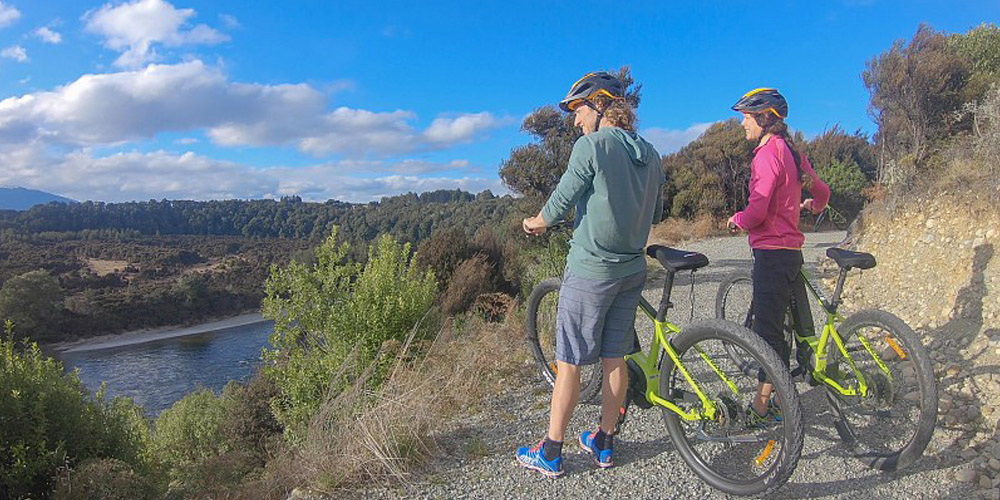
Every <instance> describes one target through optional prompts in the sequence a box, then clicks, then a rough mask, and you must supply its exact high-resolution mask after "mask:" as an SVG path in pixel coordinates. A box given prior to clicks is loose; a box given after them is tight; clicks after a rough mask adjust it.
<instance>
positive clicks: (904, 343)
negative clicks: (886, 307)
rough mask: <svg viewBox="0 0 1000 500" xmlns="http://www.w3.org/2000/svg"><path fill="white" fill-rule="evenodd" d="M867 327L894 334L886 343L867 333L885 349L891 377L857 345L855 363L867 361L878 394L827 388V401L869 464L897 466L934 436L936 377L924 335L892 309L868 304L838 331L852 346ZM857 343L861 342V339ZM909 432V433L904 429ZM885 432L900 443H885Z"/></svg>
mask: <svg viewBox="0 0 1000 500" xmlns="http://www.w3.org/2000/svg"><path fill="white" fill-rule="evenodd" d="M866 328H872V329H874V330H875V332H878V331H881V332H884V335H883V336H882V338H883V339H886V338H887V339H889V340H887V341H885V344H876V343H875V342H874V341H873V340H874V339H873V338H868V342H869V343H870V344H873V345H874V347H875V348H877V349H881V352H878V351H877V354H878V356H879V358H880V359H881V360H882V362H883V363H885V364H886V366H887V367H889V368H890V373H892V375H893V377H892V380H891V381H890V380H888V377H883V376H881V375H882V373H880V370H878V369H877V363H876V362H875V361H874V359H872V360H871V363H865V361H867V360H868V359H871V358H872V356H871V355H870V354H868V352H867V350H864V349H863V348H858V347H854V348H853V350H854V351H856V352H857V354H855V353H851V357H852V358H854V360H855V363H857V364H860V365H862V366H863V367H865V366H867V367H868V369H866V370H863V373H865V374H866V376H868V377H871V378H872V380H871V381H869V385H873V386H874V387H875V395H874V396H873V397H870V398H868V400H867V401H866V400H863V399H860V398H858V399H854V400H850V399H847V398H843V397H840V396H838V395H837V394H835V393H834V392H833V390H832V389H829V388H828V389H827V402H828V403H829V405H830V409H831V411H832V412H833V414H834V424H835V427H836V429H837V433H838V434H839V435H840V438H841V440H843V442H844V444H845V445H846V446H847V447H848V448H849V449H850V450H851V451H852V452H853V454H854V455H855V456H856V457H857V458H859V459H860V460H861V461H862V462H864V463H865V464H866V465H868V466H869V467H872V468H874V469H879V470H884V471H894V470H898V469H900V468H903V467H906V466H907V465H909V464H911V463H913V462H914V461H915V460H917V459H918V458H920V456H921V455H923V452H924V449H926V448H927V444H928V442H930V439H931V435H932V434H933V433H934V426H935V423H936V421H937V401H938V399H937V382H936V381H935V379H934V371H933V368H932V367H931V363H930V358H929V355H928V354H927V351H926V350H925V349H924V346H923V344H922V343H921V342H920V337H918V336H917V334H916V333H915V332H914V331H913V329H911V328H910V327H909V326H907V324H906V323H904V322H903V320H901V319H899V318H898V317H897V316H895V315H893V314H891V313H889V312H886V311H880V310H877V309H867V310H863V311H859V312H857V313H855V314H852V315H851V316H850V317H848V318H847V319H846V320H844V322H843V323H841V324H840V325H839V326H838V327H837V331H838V332H839V333H840V335H841V338H842V339H843V341H844V344H845V347H847V349H848V351H851V350H852V347H851V346H852V345H855V344H854V342H853V341H854V339H856V338H857V334H858V332H859V331H862V330H863V329H866ZM868 335H870V336H872V337H876V336H878V334H877V333H874V332H873V333H872V334H867V335H866V337H867V336H868ZM856 345H858V346H860V342H858V343H857V344H856ZM834 353H838V352H837V351H834ZM835 358H836V356H834V359H835ZM873 365H874V366H875V367H873ZM845 372H846V369H845ZM848 373H849V372H848ZM909 379H912V380H909ZM908 381H909V382H910V385H907V382H908ZM873 398H877V400H876V399H873ZM866 406H867V408H866ZM889 406H891V408H888V407H889ZM871 408H876V409H874V410H873V409H871ZM855 410H859V411H855ZM855 413H857V415H855ZM865 414H868V415H865ZM863 417H867V419H864V418H863ZM861 422H867V423H868V426H867V428H862V427H861V426H860V425H859V423H861ZM911 423H915V425H913V432H912V433H910V432H909V429H908V427H909V425H908V424H911ZM904 433H905V434H908V435H901V434H904ZM883 437H891V438H894V441H897V443H895V444H892V445H884V446H882V445H880V440H881V439H882V438H883ZM900 444H901V445H900Z"/></svg>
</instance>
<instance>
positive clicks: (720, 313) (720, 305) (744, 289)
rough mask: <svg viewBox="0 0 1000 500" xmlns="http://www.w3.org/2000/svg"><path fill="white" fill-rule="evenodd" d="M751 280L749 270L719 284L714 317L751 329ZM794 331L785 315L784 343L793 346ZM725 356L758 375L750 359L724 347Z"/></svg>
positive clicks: (730, 276) (741, 271) (731, 276)
mask: <svg viewBox="0 0 1000 500" xmlns="http://www.w3.org/2000/svg"><path fill="white" fill-rule="evenodd" d="M752 308H753V279H752V278H751V273H750V270H749V269H740V270H737V271H734V272H733V273H732V274H730V275H729V276H728V277H727V278H726V279H724V280H722V283H719V290H718V292H716V294H715V317H716V318H719V319H724V320H727V321H732V322H734V323H737V324H739V325H741V326H743V327H744V328H746V329H748V330H752V329H753V309H752ZM794 331H795V330H794V329H793V328H792V319H791V317H790V316H789V315H788V314H786V315H785V342H788V345H789V346H791V345H793V339H794ZM726 355H728V356H729V357H730V358H731V359H732V360H733V362H735V363H736V364H737V366H739V367H740V369H742V370H744V372H746V373H747V374H748V375H753V374H755V373H758V370H759V369H760V367H759V366H757V363H755V362H754V360H752V359H748V358H746V357H744V356H743V355H742V354H741V353H740V352H739V351H737V350H736V349H734V348H732V347H731V346H729V345H727V346H726Z"/></svg>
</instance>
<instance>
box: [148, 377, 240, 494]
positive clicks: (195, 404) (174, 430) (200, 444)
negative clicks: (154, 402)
mask: <svg viewBox="0 0 1000 500" xmlns="http://www.w3.org/2000/svg"><path fill="white" fill-rule="evenodd" d="M224 416H225V407H224V404H223V401H222V398H220V397H217V396H216V395H215V393H213V392H212V390H211V389H202V390H199V391H195V392H192V393H189V394H188V395H186V396H184V397H183V398H181V400H180V401H178V402H176V403H174V405H173V406H171V407H170V408H168V409H166V410H164V411H163V413H161V414H160V416H159V417H158V418H157V419H156V425H155V426H154V431H155V432H154V433H153V453H154V455H155V456H156V457H157V459H158V460H159V461H160V462H161V464H162V465H164V466H165V467H166V468H167V470H168V474H169V475H170V477H171V479H174V480H176V479H179V478H183V476H184V474H185V471H186V470H187V469H189V468H191V467H192V466H194V465H197V464H198V463H199V462H201V461H203V460H205V459H208V458H211V457H215V456H218V455H220V454H222V453H224V452H226V451H228V449H229V443H226V442H224V441H223V440H222V421H223V418H224Z"/></svg>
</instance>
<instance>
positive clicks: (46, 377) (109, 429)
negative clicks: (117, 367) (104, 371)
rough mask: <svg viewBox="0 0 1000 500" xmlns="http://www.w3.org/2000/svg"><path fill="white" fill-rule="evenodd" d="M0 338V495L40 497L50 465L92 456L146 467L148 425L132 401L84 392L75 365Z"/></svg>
mask: <svg viewBox="0 0 1000 500" xmlns="http://www.w3.org/2000/svg"><path fill="white" fill-rule="evenodd" d="M6 330H7V334H6V339H5V340H4V339H0V422H2V425H0V498H11V499H17V498H28V497H31V498H47V497H48V495H49V492H50V491H51V490H52V486H53V484H52V483H53V480H54V478H55V477H56V476H57V472H58V471H59V470H60V469H62V468H64V467H66V466H67V465H68V466H70V467H73V466H74V465H76V464H78V463H82V462H84V461H85V460H87V459H92V458H116V459H119V460H121V461H122V462H124V463H127V464H129V465H130V466H132V467H134V468H135V469H136V470H138V471H140V472H144V471H145V470H146V469H147V455H146V451H145V450H146V448H145V445H146V444H147V443H148V441H149V429H148V427H147V425H146V422H145V420H144V419H143V418H142V410H141V408H139V407H138V406H136V405H135V404H134V403H132V402H131V400H126V399H120V398H115V399H113V400H107V399H106V398H105V397H104V395H103V394H102V393H99V394H98V395H97V397H89V396H88V393H87V390H86V388H85V387H84V386H83V383H82V382H80V379H79V378H78V377H77V375H76V372H71V373H63V367H62V364H61V363H59V362H58V361H56V360H54V359H52V358H49V357H46V356H43V355H42V353H41V351H40V350H39V349H38V345H37V344H35V343H33V342H32V343H25V344H23V345H22V346H21V347H17V346H15V342H14V341H13V325H12V323H10V322H9V321H8V322H7V327H6Z"/></svg>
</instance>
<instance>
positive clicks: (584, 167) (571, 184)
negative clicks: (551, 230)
mask: <svg viewBox="0 0 1000 500" xmlns="http://www.w3.org/2000/svg"><path fill="white" fill-rule="evenodd" d="M664 180H665V179H664V175H663V169H662V167H661V166H660V154H659V153H657V152H656V149H655V148H653V146H652V145H651V144H650V143H648V142H646V140H645V139H643V138H642V137H639V135H638V134H636V133H635V132H628V131H626V130H623V129H620V128H618V127H605V128H602V129H600V130H598V131H597V132H594V133H591V134H587V135H584V136H583V137H581V138H579V139H578V140H577V141H576V144H574V145H573V153H572V155H570V158H569V166H568V167H567V169H566V173H564V174H563V176H562V178H561V179H559V185H558V186H556V190H555V191H554V192H553V193H552V195H551V196H549V200H548V201H547V202H546V203H545V206H544V207H543V208H542V218H543V219H544V220H545V224H546V225H552V224H554V223H556V222H558V221H561V220H562V219H563V218H564V217H565V216H566V213H567V212H568V211H569V209H570V208H571V207H573V206H574V205H575V206H576V221H575V224H574V227H573V238H572V240H570V250H569V257H568V259H567V269H569V271H570V272H572V273H573V274H574V275H576V276H579V277H581V278H588V279H619V278H623V277H625V276H629V275H631V274H635V273H638V272H640V271H642V270H644V269H645V268H646V259H645V258H644V257H643V254H644V250H645V246H646V240H647V239H648V238H649V229H650V227H651V226H652V224H653V221H654V220H656V221H659V220H660V217H661V215H662V211H663V203H662V200H661V198H660V187H661V186H662V185H663V182H664Z"/></svg>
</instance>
